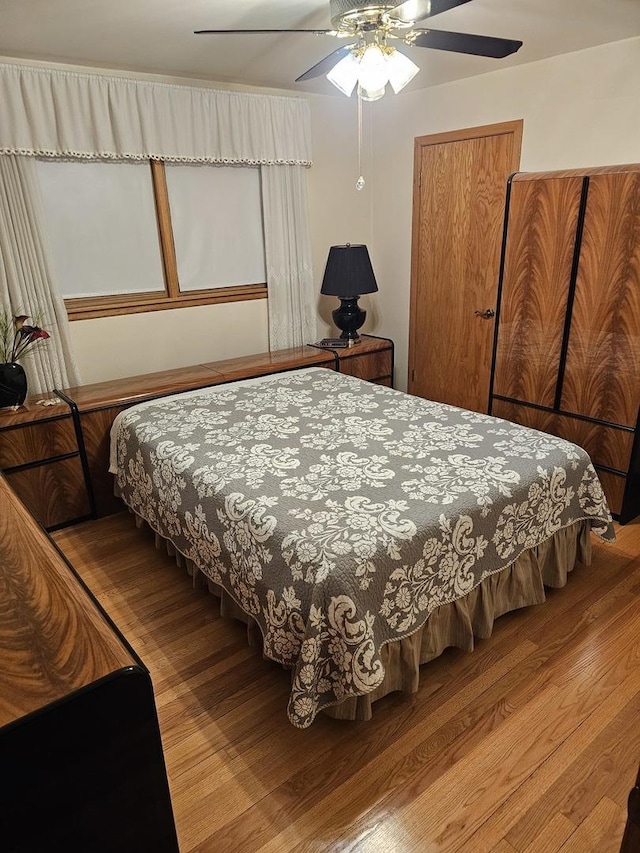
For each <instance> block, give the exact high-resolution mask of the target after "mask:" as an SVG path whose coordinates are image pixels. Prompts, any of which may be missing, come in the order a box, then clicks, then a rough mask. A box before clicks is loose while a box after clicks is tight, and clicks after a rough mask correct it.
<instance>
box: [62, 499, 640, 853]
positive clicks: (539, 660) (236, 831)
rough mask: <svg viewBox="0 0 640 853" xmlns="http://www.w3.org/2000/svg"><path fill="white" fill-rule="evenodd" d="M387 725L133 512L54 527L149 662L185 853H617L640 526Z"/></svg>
mask: <svg viewBox="0 0 640 853" xmlns="http://www.w3.org/2000/svg"><path fill="white" fill-rule="evenodd" d="M617 532H618V540H617V542H616V543H614V544H613V545H604V544H601V543H596V544H595V546H594V559H593V563H592V565H591V566H589V567H584V566H579V567H578V568H577V569H576V571H574V572H573V573H572V574H571V576H570V578H569V582H568V584H567V586H566V587H565V588H564V589H562V590H550V591H548V598H547V602H546V603H545V604H544V605H540V606H537V607H531V608H528V609H526V610H521V611H518V612H515V613H512V614H508V615H506V616H503V617H501V618H500V619H499V620H498V621H497V623H496V625H495V628H494V633H493V636H492V637H491V639H490V640H484V641H479V642H478V643H477V647H476V650H475V651H474V652H473V653H472V654H467V653H464V652H459V651H457V650H451V649H450V650H448V651H447V652H445V653H444V654H443V655H442V656H441V657H440V658H439V659H437V660H435V661H432V662H431V663H429V664H427V665H426V666H424V667H423V668H422V674H421V687H420V690H419V692H418V693H417V694H416V695H414V696H404V695H400V694H393V695H391V696H388V697H386V698H385V699H383V700H381V701H380V702H379V703H377V704H376V706H375V708H374V718H373V720H372V721H371V722H368V723H346V722H338V721H335V720H330V719H329V718H326V717H324V716H322V715H321V716H320V717H319V718H318V719H317V720H316V722H315V723H314V724H313V725H312V726H311V727H310V728H309V729H307V730H305V731H299V730H297V729H295V728H294V727H293V726H292V725H291V724H290V723H289V722H288V720H287V717H286V714H285V707H286V703H287V697H288V692H289V677H288V675H287V673H286V672H284V671H283V670H281V669H279V668H278V667H277V666H276V665H274V664H272V663H270V662H268V661H265V660H263V659H262V657H261V656H260V654H259V653H258V651H257V650H256V649H255V648H250V647H249V646H248V645H247V640H246V628H245V627H244V626H243V625H241V624H240V623H237V622H233V621H230V620H227V619H223V618H220V616H219V613H218V609H217V604H216V599H214V598H213V597H212V596H210V595H209V594H208V593H207V592H206V591H205V590H204V589H202V588H200V587H194V585H193V584H192V581H191V578H189V577H188V575H187V574H186V572H185V571H184V570H183V569H180V568H178V567H177V566H176V564H175V562H174V561H173V560H172V559H171V558H170V557H168V556H167V555H166V553H164V552H163V551H158V550H155V548H154V546H153V535H152V534H151V533H150V532H149V531H148V530H139V529H137V528H136V527H135V524H134V522H133V520H132V518H131V517H130V516H128V515H127V514H124V513H122V514H120V515H117V516H111V517H110V518H105V519H102V520H100V521H96V522H87V523H85V524H83V525H79V526H76V527H73V528H69V529H67V530H63V531H59V532H57V533H56V534H54V538H55V540H56V542H57V543H58V545H59V547H60V548H61V549H62V550H63V552H64V553H65V554H66V555H67V556H68V557H69V559H70V560H71V562H72V563H73V565H74V566H75V567H76V569H77V570H78V571H79V572H80V574H81V575H82V576H83V578H84V579H85V580H86V581H87V583H88V584H89V586H90V587H91V589H92V590H93V591H94V593H95V594H96V596H97V597H98V598H99V600H100V601H101V602H102V604H103V605H104V606H105V608H106V609H107V611H108V612H109V614H110V615H111V616H112V618H113V619H114V621H115V622H116V624H117V625H118V626H119V627H120V629H121V630H122V632H123V633H124V634H125V636H126V637H127V639H128V640H129V641H130V642H131V644H132V645H133V647H134V648H135V649H136V651H137V652H138V653H139V655H140V656H141V658H142V660H143V661H144V662H145V663H146V664H147V666H148V667H149V669H150V671H151V676H152V679H153V684H154V687H155V692H156V701H157V705H158V714H159V718H160V728H161V732H162V739H163V744H164V750H165V756H166V761H167V768H168V774H169V783H170V787H171V794H172V799H173V808H174V813H175V818H176V825H177V829H178V837H179V839H180V849H181V851H182V853H214V852H215V853H258V851H261V853H293V851H295V853H319V851H331V853H338V851H341V853H342V851H358V853H412V852H413V851H415V853H435V851H438V853H441V851H463V853H483V851H484V853H514V851H515V853H555V852H556V851H562V853H589V851H593V853H596V851H597V853H609V851H611V853H614V851H618V850H619V847H620V841H621V838H622V833H623V829H624V824H625V820H626V814H627V812H626V799H627V796H628V793H629V791H630V789H631V788H632V787H633V784H634V781H635V777H636V774H637V771H638V764H639V763H640V666H639V664H640V521H636V522H634V523H632V524H629V525H627V526H625V527H621V528H618V531H617Z"/></svg>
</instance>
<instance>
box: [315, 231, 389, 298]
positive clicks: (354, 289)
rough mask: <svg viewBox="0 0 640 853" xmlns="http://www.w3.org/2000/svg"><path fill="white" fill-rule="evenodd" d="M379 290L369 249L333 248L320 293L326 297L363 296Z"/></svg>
mask: <svg viewBox="0 0 640 853" xmlns="http://www.w3.org/2000/svg"><path fill="white" fill-rule="evenodd" d="M377 289H378V285H377V284H376V277H375V275H374V274H373V267H372V266H371V260H370V259H369V252H368V251H367V247H366V246H363V245H351V244H350V243H347V245H346V246H332V247H331V248H330V249H329V257H328V258H327V266H326V268H325V271H324V278H323V279H322V288H321V289H320V293H323V294H324V295H325V296H361V295H362V294H363V293H375V291H376V290H377Z"/></svg>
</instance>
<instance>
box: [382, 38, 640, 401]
mask: <svg viewBox="0 0 640 853" xmlns="http://www.w3.org/2000/svg"><path fill="white" fill-rule="evenodd" d="M428 57H429V52H428V51H425V52H424V61H423V62H422V63H421V64H422V71H421V72H420V73H421V74H428V73H429V70H428V61H429V60H428ZM639 93H640V38H635V39H629V40H626V41H621V42H616V43H613V44H608V45H602V46H600V47H595V48H590V49H588V50H584V51H579V52H576V53H572V54H567V55H565V56H560V57H555V58H552V59H547V60H543V61H540V62H535V63H530V64H528V65H520V66H517V67H514V68H509V69H503V70H499V71H495V72H492V73H490V74H484V75H482V76H480V77H474V78H469V79H467V80H459V81H456V82H454V83H449V84H446V85H442V86H436V87H433V88H428V89H421V90H417V91H413V92H407V93H402V94H400V95H397V96H395V97H389V96H386V97H385V98H384V99H383V100H381V101H378V102H376V104H374V105H373V106H375V107H378V109H377V111H376V114H375V124H374V157H375V163H376V166H377V170H376V175H375V186H374V196H373V238H372V242H371V249H372V259H373V263H374V267H375V269H376V274H377V276H378V280H379V282H380V292H379V293H378V294H376V297H375V298H376V300H377V304H378V312H379V315H380V322H379V324H378V331H377V333H378V334H381V335H386V336H388V337H391V338H393V339H394V340H395V343H396V385H397V387H403V388H404V387H406V374H407V347H408V330H409V292H410V261H411V214H412V210H411V209H412V192H413V144H414V138H415V137H417V136H423V135H426V134H429V133H439V132H442V131H447V130H455V129H458V128H465V127H473V126H476V125H483V124H492V123H494V122H499V121H509V120H513V119H520V118H522V119H524V136H523V145H522V159H521V169H522V170H526V171H539V170H546V169H563V168H574V167H575V168H577V167H583V166H602V165H613V164H618V163H634V162H640V94H639ZM383 283H384V286H383Z"/></svg>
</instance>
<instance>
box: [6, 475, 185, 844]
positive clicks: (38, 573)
mask: <svg viewBox="0 0 640 853" xmlns="http://www.w3.org/2000/svg"><path fill="white" fill-rule="evenodd" d="M0 602H1V604H0V658H1V660H2V666H1V667H0V755H1V756H2V773H1V774H0V802H1V803H2V807H1V808H2V826H1V829H0V833H1V844H0V846H1V847H2V849H3V850H4V851H6V852H7V853H41V851H44V850H46V851H50V852H51V851H60V853H62V851H64V853H86V851H89V850H90V851H92V853H107V851H109V853H112V851H114V850H118V851H119V852H120V853H137V852H138V851H140V850H154V851H158V853H175V851H177V850H178V845H177V840H176V833H175V827H174V822H173V813H172V808H171V800H170V796H169V788H168V784H167V777H166V772H165V765H164V757H163V754H162V744H161V741H160V732H159V728H158V719H157V714H156V708H155V701H154V697H153V689H152V686H151V679H150V677H149V673H148V671H147V669H146V668H145V666H144V664H143V663H142V662H141V661H140V659H139V658H138V656H137V655H136V654H135V652H134V651H133V650H132V649H131V647H130V646H129V645H128V643H127V642H126V640H124V638H123V637H122V636H121V634H120V633H119V632H118V630H117V629H116V628H115V626H114V625H113V624H112V623H111V621H110V619H109V617H108V616H107V615H106V614H105V612H104V611H103V610H102V608H101V607H100V606H99V604H98V603H97V602H96V600H95V599H94V597H93V596H92V594H91V593H90V592H89V590H88V589H87V588H86V587H85V586H84V584H83V582H82V581H81V580H80V578H79V577H78V576H77V575H76V574H75V572H74V571H73V569H72V567H71V566H70V565H69V564H68V563H67V562H66V561H65V559H64V558H63V557H62V555H61V554H60V552H59V551H58V550H57V548H56V547H55V545H54V544H53V543H52V542H51V540H50V539H49V537H48V536H47V534H46V533H45V532H44V531H43V530H42V529H41V528H40V527H39V526H38V524H37V523H36V522H35V520H34V519H33V517H32V516H31V514H30V512H29V511H28V510H27V508H26V507H25V506H24V505H23V504H22V503H21V502H20V501H19V499H18V498H17V496H16V495H15V493H14V492H13V491H12V489H11V488H10V486H9V484H8V482H7V480H6V479H5V478H4V477H2V475H0Z"/></svg>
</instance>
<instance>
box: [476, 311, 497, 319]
mask: <svg viewBox="0 0 640 853" xmlns="http://www.w3.org/2000/svg"><path fill="white" fill-rule="evenodd" d="M473 313H474V314H475V315H476V317H482V319H483V320H490V319H491V318H492V317H495V316H496V312H495V311H494V310H493V308H485V310H484V311H474V312H473Z"/></svg>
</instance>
